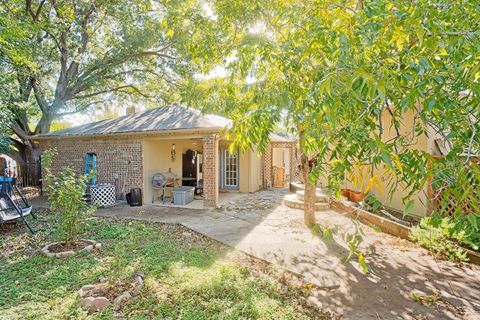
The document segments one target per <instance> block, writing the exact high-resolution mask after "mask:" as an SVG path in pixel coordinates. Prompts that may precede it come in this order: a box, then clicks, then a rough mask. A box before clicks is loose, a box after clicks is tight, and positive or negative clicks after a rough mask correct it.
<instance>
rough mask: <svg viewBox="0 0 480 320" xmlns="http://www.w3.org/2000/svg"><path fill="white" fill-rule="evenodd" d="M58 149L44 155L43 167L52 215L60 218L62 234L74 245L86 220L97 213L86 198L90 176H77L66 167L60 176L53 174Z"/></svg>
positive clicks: (66, 240)
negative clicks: (87, 182)
mask: <svg viewBox="0 0 480 320" xmlns="http://www.w3.org/2000/svg"><path fill="white" fill-rule="evenodd" d="M55 155H56V149H49V150H47V151H46V152H44V153H43V156H42V166H43V168H44V169H45V173H46V174H45V176H44V179H45V181H46V183H47V190H48V201H49V203H50V207H51V209H52V211H53V212H55V213H57V214H58V215H59V218H60V224H59V228H58V229H59V232H60V234H61V236H62V238H63V240H64V241H65V242H67V243H71V242H74V241H76V240H77V239H78V237H79V235H81V234H83V233H84V232H85V225H86V218H87V217H89V216H90V215H92V214H93V213H94V212H95V209H96V208H95V207H94V206H89V205H88V204H87V203H86V202H85V199H84V192H85V181H86V180H87V179H88V176H84V175H78V176H77V175H76V174H75V170H74V169H73V168H72V167H71V166H67V167H65V168H64V169H63V170H62V171H61V172H60V173H59V174H58V175H56V176H55V175H54V174H53V173H52V172H51V167H50V166H51V163H52V160H53V157H55Z"/></svg>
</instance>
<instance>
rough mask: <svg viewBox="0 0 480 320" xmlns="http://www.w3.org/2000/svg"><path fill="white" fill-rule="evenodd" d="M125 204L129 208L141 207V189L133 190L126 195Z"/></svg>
mask: <svg viewBox="0 0 480 320" xmlns="http://www.w3.org/2000/svg"><path fill="white" fill-rule="evenodd" d="M126 198H127V203H128V204H129V205H130V207H141V206H142V189H140V188H133V189H131V190H130V192H129V193H127V195H126Z"/></svg>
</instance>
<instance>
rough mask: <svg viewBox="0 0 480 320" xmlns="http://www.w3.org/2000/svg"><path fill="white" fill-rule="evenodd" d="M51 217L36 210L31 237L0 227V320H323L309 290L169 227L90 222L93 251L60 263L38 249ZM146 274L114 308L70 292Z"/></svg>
mask: <svg viewBox="0 0 480 320" xmlns="http://www.w3.org/2000/svg"><path fill="white" fill-rule="evenodd" d="M55 218H56V217H55V216H54V215H51V214H48V213H46V212H39V220H38V221H37V222H34V223H33V225H34V226H36V227H37V228H41V229H43V230H42V231H40V232H38V233H37V234H36V235H35V236H30V235H28V234H27V233H26V231H25V229H24V227H23V225H18V226H16V227H14V228H7V229H5V227H3V229H1V230H0V235H1V237H2V238H1V240H0V279H1V281H0V319H2V320H3V319H84V318H89V319H109V318H118V317H121V318H122V317H123V318H129V319H152V318H154V319H330V318H332V316H331V315H329V314H327V313H325V312H322V311H321V310H318V309H315V308H313V307H310V306H308V305H307V303H306V299H305V297H306V296H307V295H308V294H309V293H310V292H309V291H310V290H311V288H309V287H308V286H305V285H303V284H302V283H301V282H300V281H298V279H296V278H295V277H293V276H291V275H289V274H286V273H284V272H281V271H279V270H276V269H274V268H272V267H271V266H270V265H268V264H266V263H264V262H261V261H258V260H255V259H253V258H251V257H248V256H246V255H244V254H241V253H239V252H236V251H231V250H229V249H228V248H227V247H225V246H223V245H221V244H219V243H218V242H215V241H213V240H210V239H208V238H206V237H203V236H201V235H199V234H196V233H195V232H193V231H191V230H189V229H187V228H184V227H181V226H176V225H164V224H157V223H141V222H122V221H118V220H105V219H91V220H90V221H89V228H88V233H87V235H85V238H87V239H93V240H97V241H100V242H102V244H103V248H102V249H101V250H100V251H98V252H95V253H93V254H82V255H79V256H75V257H70V258H65V259H59V258H47V257H44V256H42V255H40V254H39V252H38V250H39V249H40V248H41V247H42V246H44V245H45V244H47V243H48V242H51V241H55V240H56V239H58V235H57V233H56V231H55V228H54V226H55ZM135 272H141V273H142V274H143V275H144V276H145V287H144V288H143V290H142V292H141V293H140V295H138V296H136V297H134V298H133V299H132V300H130V302H129V303H128V304H127V305H126V306H125V307H124V308H123V309H122V310H121V314H120V315H118V314H117V315H116V316H115V314H114V311H113V309H112V308H111V307H110V308H107V309H105V310H103V311H101V312H98V313H94V314H88V313H87V312H86V311H85V310H83V309H82V308H81V307H80V306H79V301H78V298H77V290H78V289H80V288H81V287H82V286H83V285H86V284H91V283H94V282H95V281H97V280H98V279H99V278H107V279H109V280H118V279H126V278H129V277H131V276H132V275H133V274H134V273H135Z"/></svg>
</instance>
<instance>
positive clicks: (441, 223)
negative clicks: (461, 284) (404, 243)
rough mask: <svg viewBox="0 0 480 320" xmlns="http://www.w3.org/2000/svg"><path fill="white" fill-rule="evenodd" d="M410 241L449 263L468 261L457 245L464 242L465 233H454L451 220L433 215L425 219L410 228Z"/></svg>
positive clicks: (453, 224)
mask: <svg viewBox="0 0 480 320" xmlns="http://www.w3.org/2000/svg"><path fill="white" fill-rule="evenodd" d="M410 237H411V239H412V240H414V241H417V242H418V243H419V244H420V245H421V246H423V247H425V248H426V249H428V250H429V251H431V252H432V253H433V254H435V255H437V256H439V257H442V258H447V259H448V260H450V261H468V258H467V256H466V253H465V250H463V249H462V248H461V247H460V245H459V244H458V243H463V242H465V238H466V235H465V232H464V231H456V230H455V223H454V222H453V221H452V219H451V218H448V217H444V218H442V217H440V216H438V215H433V216H430V217H425V218H423V219H422V221H421V222H420V225H418V226H415V227H413V228H412V231H411V235H410Z"/></svg>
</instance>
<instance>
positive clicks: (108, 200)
mask: <svg viewBox="0 0 480 320" xmlns="http://www.w3.org/2000/svg"><path fill="white" fill-rule="evenodd" d="M92 203H94V204H96V205H97V206H99V207H110V206H113V205H114V204H115V186H114V185H113V184H109V183H107V184H98V185H96V186H93V187H92Z"/></svg>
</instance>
